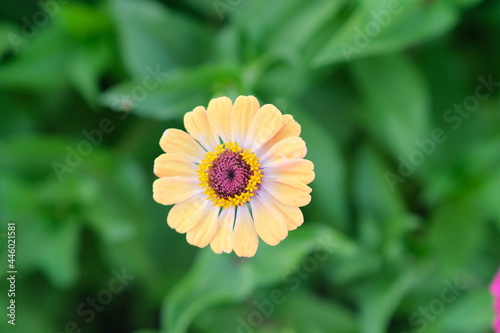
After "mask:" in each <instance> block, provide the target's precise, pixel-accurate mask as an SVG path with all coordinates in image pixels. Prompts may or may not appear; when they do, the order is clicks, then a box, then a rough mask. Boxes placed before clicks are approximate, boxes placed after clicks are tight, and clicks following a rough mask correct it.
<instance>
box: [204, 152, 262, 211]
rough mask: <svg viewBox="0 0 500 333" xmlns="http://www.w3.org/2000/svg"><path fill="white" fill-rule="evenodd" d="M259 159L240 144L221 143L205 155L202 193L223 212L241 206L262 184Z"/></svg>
mask: <svg viewBox="0 0 500 333" xmlns="http://www.w3.org/2000/svg"><path fill="white" fill-rule="evenodd" d="M260 166H261V165H260V164H259V159H258V158H257V156H255V154H254V153H252V152H251V151H250V150H249V149H242V148H240V147H239V145H238V144H237V143H233V142H229V143H222V144H220V145H219V146H217V147H216V148H215V149H214V150H212V151H210V152H208V153H207V154H205V158H204V159H203V161H201V163H200V165H199V168H198V178H199V180H200V184H199V185H200V186H201V187H202V188H203V193H205V194H206V195H207V197H208V198H209V199H210V200H212V202H213V203H214V206H219V207H221V208H228V207H235V206H242V205H243V204H245V203H247V202H249V201H250V198H251V197H253V196H254V195H255V192H256V191H257V190H258V189H259V188H260V185H261V183H262V181H261V178H262V177H263V175H262V169H261V168H260Z"/></svg>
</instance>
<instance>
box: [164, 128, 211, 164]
mask: <svg viewBox="0 0 500 333" xmlns="http://www.w3.org/2000/svg"><path fill="white" fill-rule="evenodd" d="M160 147H161V148H162V149H163V151H164V152H166V153H173V154H180V155H182V156H185V157H187V158H189V159H190V160H191V161H194V162H200V161H201V160H202V159H203V156H204V155H205V152H204V150H203V148H202V147H201V146H200V145H199V144H198V143H197V142H196V141H195V140H194V139H193V138H192V137H191V135H189V134H187V133H186V132H184V131H181V130H178V129H175V128H169V129H168V130H166V131H165V132H164V133H163V136H162V137H161V139H160Z"/></svg>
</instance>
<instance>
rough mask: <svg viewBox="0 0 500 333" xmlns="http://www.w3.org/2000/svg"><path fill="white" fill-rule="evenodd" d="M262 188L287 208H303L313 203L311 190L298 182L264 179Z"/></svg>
mask: <svg viewBox="0 0 500 333" xmlns="http://www.w3.org/2000/svg"><path fill="white" fill-rule="evenodd" d="M262 188H264V189H265V190H266V191H268V192H269V193H271V195H272V196H273V197H274V198H276V199H277V200H278V201H279V202H281V203H282V204H284V205H287V206H292V207H302V206H305V205H307V204H308V203H309V202H311V195H310V194H309V193H311V188H310V187H309V186H307V185H305V184H304V183H301V182H299V181H297V180H293V179H273V178H264V181H263V182H262Z"/></svg>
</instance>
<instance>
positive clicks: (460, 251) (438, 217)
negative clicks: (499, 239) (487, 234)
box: [428, 200, 485, 274]
mask: <svg viewBox="0 0 500 333" xmlns="http://www.w3.org/2000/svg"><path fill="white" fill-rule="evenodd" d="M484 226H485V224H484V221H483V220H482V219H481V218H480V215H479V214H478V212H476V210H475V207H473V206H472V205H471V202H470V201H467V200H461V201H457V202H454V203H448V204H446V205H445V204H443V205H442V206H441V207H438V208H437V209H436V210H435V211H434V214H433V216H432V217H431V225H430V227H429V236H428V237H429V242H430V244H429V251H430V252H431V253H432V255H433V257H435V258H436V259H437V260H439V264H440V266H441V269H442V270H443V271H445V272H447V273H449V274H450V273H451V274H456V272H457V271H458V270H460V268H461V267H464V265H467V264H468V263H469V261H470V260H471V259H472V258H473V257H474V256H475V255H476V254H477V251H479V250H480V247H481V240H482V239H483V235H484Z"/></svg>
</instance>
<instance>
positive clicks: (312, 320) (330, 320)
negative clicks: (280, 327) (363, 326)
mask: <svg viewBox="0 0 500 333" xmlns="http://www.w3.org/2000/svg"><path fill="white" fill-rule="evenodd" d="M285 297H286V298H285V303H284V304H283V305H276V307H277V312H278V315H277V317H278V318H279V316H280V314H281V315H283V320H285V321H287V322H289V323H291V327H293V328H294V329H295V330H294V332H315V331H316V332H342V333H350V332H352V333H354V332H358V331H357V329H356V320H355V317H354V315H353V314H352V312H351V311H350V310H348V309H347V308H346V307H345V306H343V305H342V304H340V303H339V302H336V301H335V300H332V299H328V300H327V299H324V298H320V297H318V296H316V295H314V294H312V293H311V292H310V291H307V290H306V291H301V290H299V291H296V292H293V293H287V294H286V296H285Z"/></svg>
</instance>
